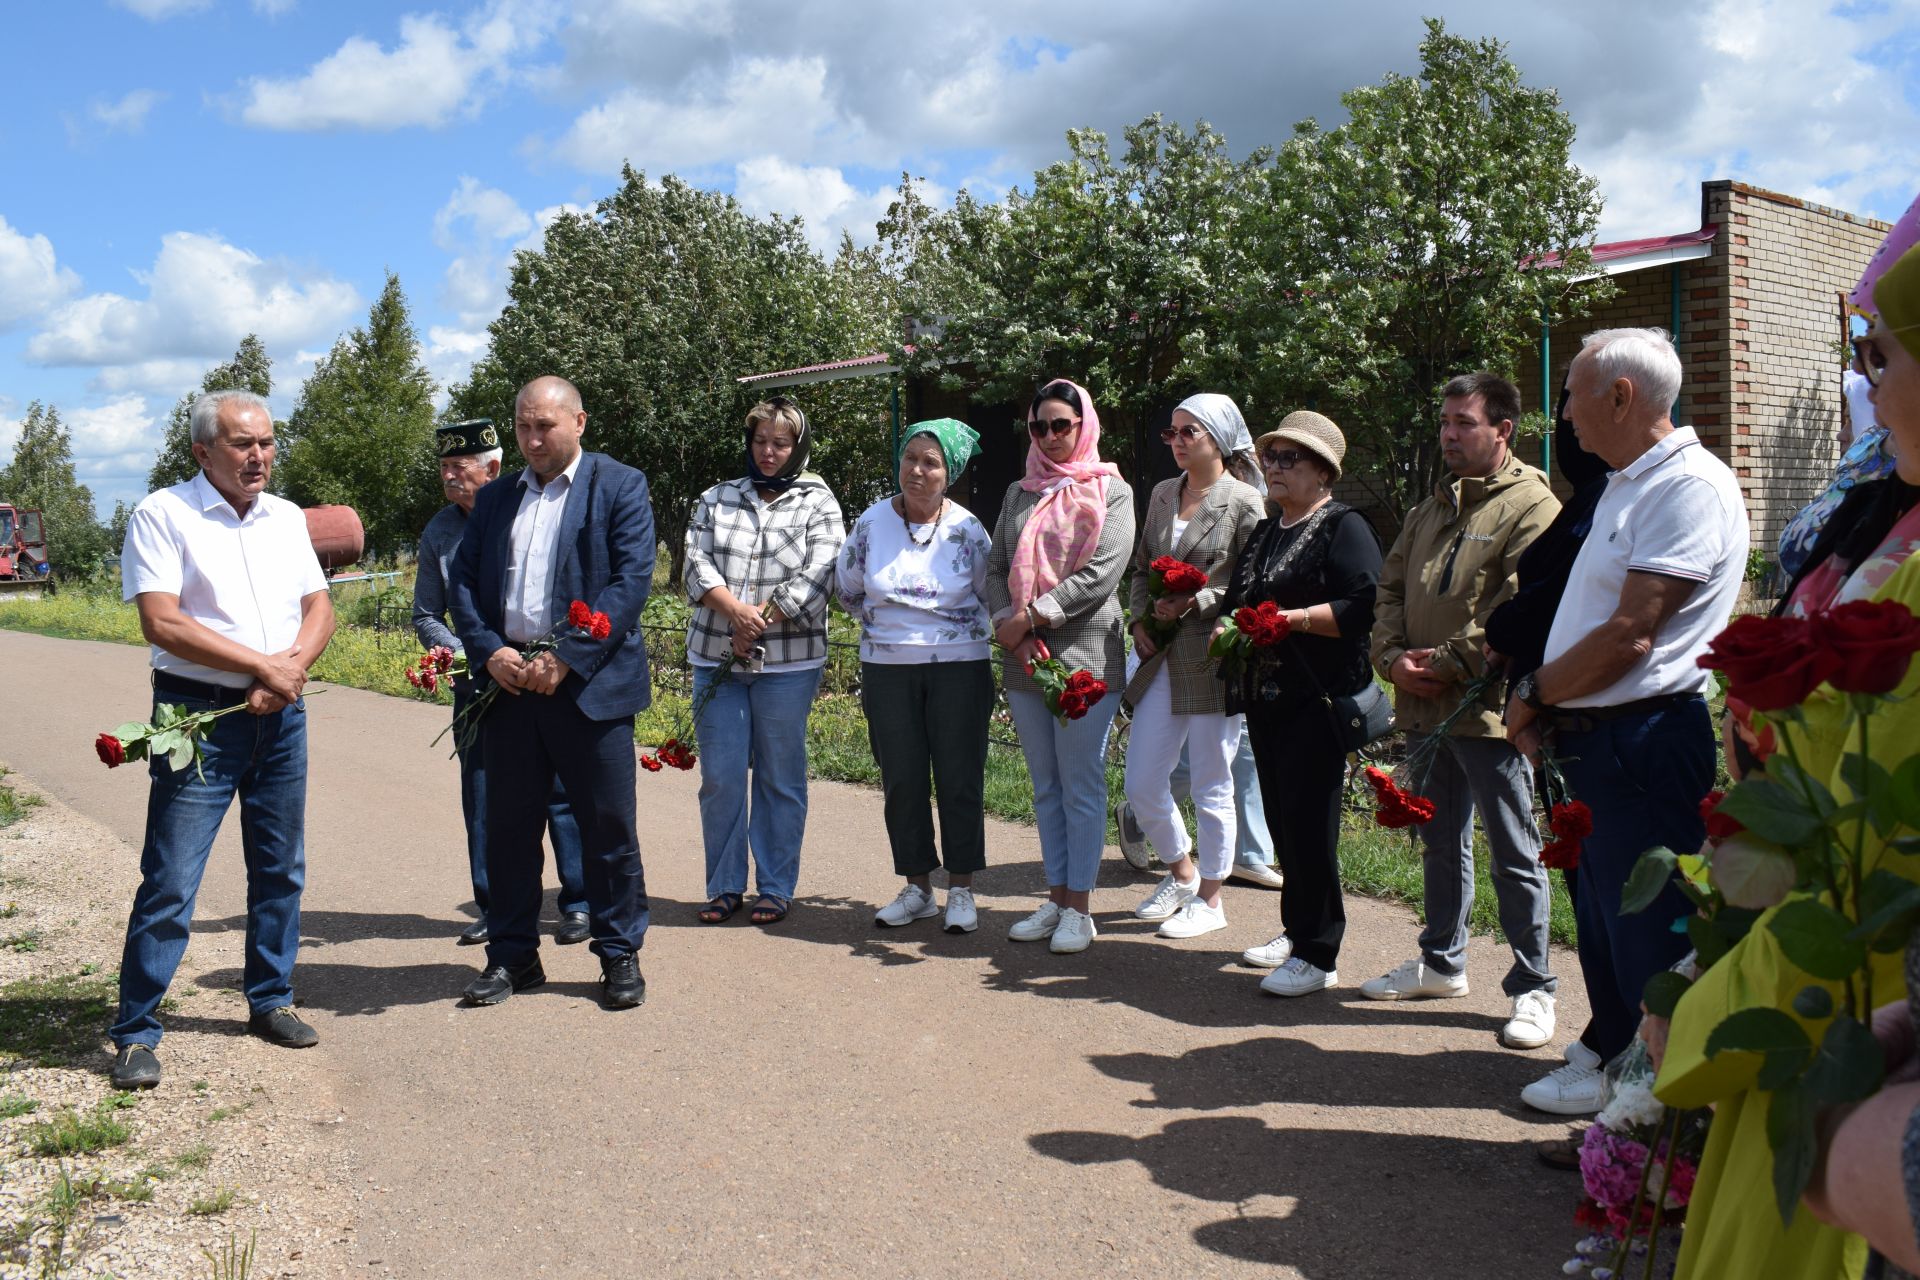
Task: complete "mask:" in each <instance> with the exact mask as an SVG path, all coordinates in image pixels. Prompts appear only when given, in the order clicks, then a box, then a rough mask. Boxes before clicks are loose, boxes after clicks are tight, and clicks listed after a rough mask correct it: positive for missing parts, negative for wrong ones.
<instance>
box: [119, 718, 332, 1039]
mask: <svg viewBox="0 0 1920 1280" xmlns="http://www.w3.org/2000/svg"><path fill="white" fill-rule="evenodd" d="M241 696H242V695H241V691H240V690H238V689H236V690H234V693H233V697H232V698H231V699H229V700H228V701H227V702H225V703H223V704H221V705H226V706H231V705H232V704H233V703H234V702H238V701H239V700H240V698H241ZM165 700H166V701H167V702H170V703H174V704H176V705H179V706H182V707H184V708H185V709H186V711H187V713H188V714H189V715H192V714H196V713H198V712H202V711H213V710H217V709H218V708H217V707H216V705H215V704H214V703H213V702H210V701H207V700H204V699H198V698H189V697H181V696H179V695H175V694H169V695H167V697H166V699H165ZM155 709H156V714H157V711H158V700H156V702H155ZM201 750H202V753H203V759H202V761H201V764H200V767H199V768H197V769H196V768H195V767H194V766H193V765H188V766H187V767H186V768H184V769H170V768H168V767H167V765H166V762H165V761H164V760H155V761H152V762H150V763H149V764H148V765H147V776H148V778H149V780H150V781H149V783H148V789H147V836H146V843H145V845H144V846H143V847H142V848H141V850H140V888H139V889H138V891H136V892H135V893H134V895H133V910H132V912H131V914H129V916H128V917H127V941H126V947H125V949H124V950H123V951H122V952H121V956H120V1010H119V1013H118V1015H117V1016H116V1017H115V1018H114V1020H113V1027H112V1029H111V1030H110V1032H109V1035H111V1037H112V1039H113V1043H114V1045H115V1046H116V1047H124V1046H126V1045H130V1044H144V1045H149V1046H151V1045H157V1044H159V1043H160V1020H159V1019H158V1018H156V1017H155V1016H154V1013H155V1011H156V1010H157V1009H159V1007H160V1001H161V998H162V997H164V996H165V995H166V994H167V987H168V985H169V984H171V983H172V982H173V975H174V973H175V972H176V971H177V970H178V969H179V968H180V960H181V957H182V956H184V955H186V952H187V934H188V932H189V930H190V928H191V926H192V924H193V902H194V898H195V897H196V896H197V895H198V894H199V892H200V878H201V876H202V875H203V874H204V873H205V872H206V869H207V855H208V854H209V853H210V852H211V851H212V849H213V838H214V836H216V835H218V834H219V831H220V820H221V819H222V818H224V817H225V816H226V813H227V808H228V806H230V805H231V804H232V803H233V797H234V794H235V793H236V792H238V793H239V796H240V844H241V849H242V851H243V852H244V855H245V859H246V867H247V940H246V966H245V968H244V970H243V976H242V984H241V985H242V990H243V991H244V992H245V994H246V997H247V1007H248V1009H249V1010H250V1011H251V1012H253V1013H254V1014H263V1013H267V1012H270V1011H272V1010H274V1009H278V1008H280V1007H281V1006H282V1005H289V1004H292V1003H293V961H294V956H295V954H296V953H297V952H298V951H299V949H300V890H301V888H302V887H303V886H304V885H305V883H306V878H307V870H306V846H305V838H306V817H307V711H306V704H305V703H304V702H296V703H294V704H293V705H292V706H290V707H285V708H283V709H281V710H279V711H276V712H274V713H273V714H271V715H265V716H256V715H251V714H249V713H247V712H245V711H236V712H234V713H233V714H232V715H227V716H222V717H220V718H219V719H218V720H215V721H214V722H213V723H212V724H211V725H210V726H208V728H207V731H206V735H205V737H203V738H202V739H201Z"/></svg>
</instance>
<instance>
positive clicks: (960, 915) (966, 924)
mask: <svg viewBox="0 0 1920 1280" xmlns="http://www.w3.org/2000/svg"><path fill="white" fill-rule="evenodd" d="M943 927H944V928H945V929H946V931H947V932H948V933H972V932H973V931H974V930H975V929H977V928H979V927H980V913H979V911H978V910H977V909H975V907H974V905H973V890H972V889H970V888H968V887H967V886H965V885H954V886H953V887H951V888H949V889H948V890H947V920H946V924H945V925H944V926H943Z"/></svg>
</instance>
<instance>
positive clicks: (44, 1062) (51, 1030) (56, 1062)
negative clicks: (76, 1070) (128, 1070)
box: [0, 974, 118, 1067]
mask: <svg viewBox="0 0 1920 1280" xmlns="http://www.w3.org/2000/svg"><path fill="white" fill-rule="evenodd" d="M117 998H118V984H117V983H116V982H115V980H114V978H113V976H112V975H109V974H90V975H82V974H75V975H67V976H62V977H52V978H21V979H19V980H17V981H14V982H9V983H6V984H5V985H0V1062H6V1061H9V1060H11V1059H14V1058H19V1059H24V1060H25V1061H27V1062H30V1063H33V1064H35V1065H38V1066H43V1067H58V1066H68V1065H71V1064H73V1063H76V1062H78V1061H80V1060H82V1059H84V1058H88V1057H91V1056H92V1055H94V1054H95V1053H98V1052H99V1048H100V1033H101V1030H102V1029H103V1028H104V1027H105V1026H106V1025H107V1021H108V1019H109V1017H110V1016H111V1015H112V1013H113V1008H114V1003H115V1001H116V1000H117Z"/></svg>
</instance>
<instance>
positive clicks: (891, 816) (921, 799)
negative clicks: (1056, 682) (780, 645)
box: [860, 659, 993, 876]
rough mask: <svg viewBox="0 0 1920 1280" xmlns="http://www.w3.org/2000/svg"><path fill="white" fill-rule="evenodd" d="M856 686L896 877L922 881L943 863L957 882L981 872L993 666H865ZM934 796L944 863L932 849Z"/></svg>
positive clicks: (983, 663) (984, 853)
mask: <svg viewBox="0 0 1920 1280" xmlns="http://www.w3.org/2000/svg"><path fill="white" fill-rule="evenodd" d="M860 683H861V697H862V699H863V702H864V705H865V708H866V713H867V742H868V743H869V744H870V745H871V746H872V747H873V758H874V761H875V762H876V763H877V764H879V766H880V790H881V794H882V795H883V796H884V797H885V798H886V814H887V839H888V840H889V841H890V842H891V843H892V845H893V869H894V871H895V872H897V873H898V874H900V875H903V876H923V875H926V874H928V873H929V872H931V871H932V870H933V869H934V868H935V867H938V866H940V865H942V862H943V861H944V863H945V866H946V868H947V871H948V873H949V874H951V875H963V876H964V875H972V874H973V873H974V872H976V871H978V870H980V869H981V868H982V867H985V866H986V865H987V828H986V811H985V804H986V797H985V791H986V773H987V723H988V720H989V719H990V718H991V717H992V715H993V664H992V663H991V662H990V661H987V660H984V659H983V660H981V661H979V662H916V663H912V664H903V665H894V664H892V663H877V662H863V663H861V664H860ZM930 782H931V785H929V783H930ZM936 788H937V789H938V791H939V796H940V851H941V853H942V854H944V855H945V857H944V859H942V858H941V857H940V856H938V855H936V854H935V853H934V849H933V813H932V805H933V797H934V791H935V789H936Z"/></svg>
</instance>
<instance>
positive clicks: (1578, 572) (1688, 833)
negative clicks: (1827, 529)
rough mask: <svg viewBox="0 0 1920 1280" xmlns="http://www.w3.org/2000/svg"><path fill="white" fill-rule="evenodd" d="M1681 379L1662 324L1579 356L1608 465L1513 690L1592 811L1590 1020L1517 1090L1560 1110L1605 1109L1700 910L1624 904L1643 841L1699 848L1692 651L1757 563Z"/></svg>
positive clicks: (1698, 744)
mask: <svg viewBox="0 0 1920 1280" xmlns="http://www.w3.org/2000/svg"><path fill="white" fill-rule="evenodd" d="M1679 392H1680V358H1679V356H1678V355H1676V354H1675V353H1674V350H1673V343H1672V342H1671V341H1670V340H1669V339H1668V337H1667V335H1666V333H1665V332H1664V331H1662V330H1659V329H1603V330H1601V331H1600V332H1598V333H1593V334H1589V335H1588V336H1587V339H1586V341H1585V343H1584V345H1583V347H1582V349H1581V351H1580V354H1579V355H1577V356H1575V357H1574V360H1573V366H1572V368H1571V369H1570V370H1569V372H1568V375H1567V393H1568V394H1567V416H1568V417H1569V418H1571V419H1572V421H1573V426H1574V430H1575V431H1576V432H1578V433H1579V436H1580V443H1581V445H1582V446H1583V447H1584V448H1586V449H1587V450H1588V451H1589V452H1591V453H1594V454H1597V455H1599V457H1600V458H1602V459H1603V460H1605V462H1606V463H1607V465H1608V466H1609V467H1611V468H1613V474H1612V475H1611V476H1609V477H1608V480H1607V489H1606V492H1605V493H1604V494H1603V495H1602V497H1601V499H1600V504H1599V507H1598V508H1597V509H1596V510H1595V512H1594V516H1593V528H1592V532H1591V533H1589V534H1588V535H1587V539H1586V542H1585V543H1584V544H1583V545H1582V546H1581V548H1580V555H1579V558H1578V559H1577V560H1575V561H1574V566H1573V575H1572V577H1571V578H1570V579H1569V580H1568V582H1567V590H1566V594H1565V595H1564V596H1562V597H1561V600H1560V608H1559V610H1558V612H1556V613H1555V615H1554V619H1553V629H1552V631H1551V632H1550V633H1549V634H1548V637H1547V647H1546V662H1545V664H1544V665H1542V666H1541V668H1540V669H1539V670H1538V671H1537V672H1535V673H1534V674H1533V675H1531V676H1527V677H1525V678H1523V679H1522V680H1520V681H1519V682H1518V683H1517V684H1516V685H1515V686H1514V691H1513V698H1512V700H1511V701H1510V702H1509V703H1508V705H1507V734H1508V737H1509V738H1511V739H1512V740H1513V742H1514V744H1515V745H1516V746H1518V747H1519V748H1520V749H1521V750H1522V751H1524V752H1526V753H1527V754H1529V755H1534V754H1537V752H1538V751H1539V749H1540V746H1541V742H1542V734H1543V733H1544V734H1545V735H1547V748H1548V750H1550V751H1551V752H1552V754H1553V756H1554V758H1555V759H1556V760H1557V761H1558V763H1559V766H1560V768H1561V770H1562V772H1563V773H1564V775H1565V777H1566V780H1567V785H1568V789H1569V790H1570V791H1571V792H1572V793H1573V797H1574V798H1575V799H1577V800H1581V801H1584V802H1585V803H1586V804H1587V805H1588V806H1589V807H1590V808H1591V809H1592V810H1593V834H1592V835H1590V836H1588V837H1587V839H1586V840H1585V842H1584V843H1583V845H1582V847H1581V850H1580V863H1579V867H1578V870H1577V871H1576V873H1575V874H1576V889H1577V891H1576V893H1575V894H1574V915H1575V920H1576V922H1577V924H1578V927H1579V943H1580V968H1581V971H1582V972H1583V974H1584V976H1585V978H1586V987H1587V1001H1588V1004H1589V1006H1590V1007H1591V1010H1592V1019H1591V1021H1590V1022H1589V1023H1588V1024H1587V1028H1586V1030H1585V1031H1584V1032H1582V1033H1581V1036H1580V1039H1579V1040H1577V1041H1575V1042H1574V1043H1573V1044H1571V1045H1569V1046H1567V1050H1566V1057H1567V1062H1566V1065H1565V1066H1562V1067H1560V1068H1558V1069H1557V1070H1555V1071H1553V1072H1551V1073H1550V1074H1548V1075H1547V1076H1546V1077H1545V1078H1544V1079H1541V1080H1537V1081H1535V1082H1534V1083H1533V1084H1531V1085H1528V1086H1527V1088H1526V1089H1525V1090H1524V1091H1522V1093H1521V1095H1520V1097H1521V1100H1522V1101H1524V1102H1526V1103H1527V1104H1528V1105H1529V1106H1532V1107H1535V1108H1537V1109H1539V1110H1542V1111H1549V1112H1553V1113H1555V1114H1557V1115H1585V1114H1589V1113H1591V1112H1594V1111H1598V1110H1599V1109H1600V1105H1601V1103H1602V1102H1604V1101H1605V1093H1606V1082H1605V1079H1604V1077H1603V1076H1602V1074H1601V1071H1602V1067H1603V1066H1604V1064H1605V1063H1606V1062H1608V1061H1609V1060H1611V1059H1612V1058H1613V1057H1614V1056H1615V1055H1617V1054H1618V1053H1619V1052H1620V1051H1621V1050H1623V1049H1625V1048H1626V1047H1627V1045H1628V1044H1629V1043H1630V1042H1631V1041H1632V1039H1633V1036H1634V1032H1635V1028H1636V1027H1637V1026H1638V1024H1639V1020H1640V998H1641V994H1642V992H1643V991H1644V989H1645V987H1646V984H1647V979H1648V978H1650V977H1652V976H1653V975H1654V974H1656V973H1658V972H1660V971H1661V970H1662V969H1665V968H1667V967H1668V966H1670V965H1672V964H1673V963H1674V962H1675V961H1677V960H1678V959H1680V957H1681V956H1683V955H1684V954H1686V950H1687V939H1686V935H1685V934H1683V933H1675V932H1674V928H1673V926H1674V922H1675V921H1676V920H1679V919H1681V918H1682V917H1684V916H1686V915H1688V914H1689V913H1690V912H1691V910H1692V908H1691V906H1690V905H1689V904H1688V902H1687V900H1686V898H1685V897H1684V896H1683V895H1682V894H1681V893H1680V891H1679V890H1678V889H1676V888H1674V887H1673V886H1672V885H1669V886H1668V887H1667V888H1666V890H1665V891H1664V892H1663V893H1662V894H1661V896H1660V898H1659V900H1658V901H1656V902H1655V903H1654V905H1653V906H1652V907H1651V908H1649V909H1648V910H1646V911H1643V912H1640V913H1638V914H1635V915H1622V914H1621V912H1620V893H1621V890H1622V888H1623V887H1624V886H1625V884H1626V879H1627V875H1628V873H1629V872H1631V871H1632V870H1633V864H1634V863H1635V862H1636V861H1637V860H1638V859H1639V857H1640V855H1641V854H1642V853H1645V852H1646V851H1647V850H1648V849H1652V848H1654V847H1656V846H1660V845H1665V846H1666V847H1667V848H1670V849H1677V850H1681V851H1683V852H1690V851H1692V850H1695V849H1698V848H1699V847H1700V843H1701V841H1702V840H1703V839H1705V837H1706V826H1705V823H1704V821H1703V820H1702V819H1701V817H1700V801H1701V800H1702V799H1703V798H1704V797H1705V796H1706V794H1707V792H1708V791H1709V790H1710V789H1711V788H1712V786H1713V779H1714V750H1715V746H1714V736H1713V725H1712V722H1711V719H1710V718H1709V716H1708V714H1707V703H1706V696H1705V695H1706V693H1707V690H1708V688H1709V687H1710V681H1711V677H1710V676H1709V675H1708V673H1707V672H1705V671H1703V670H1701V669H1700V667H1699V666H1697V665H1696V664H1695V661H1694V660H1695V659H1696V658H1698V657H1699V656H1700V655H1701V654H1702V653H1704V652H1705V651H1706V648H1707V644H1708V642H1709V641H1710V640H1711V639H1712V638H1713V637H1714V636H1715V635H1716V634H1717V633H1718V632H1719V631H1720V630H1721V628H1723V627H1724V626H1726V624H1727V616H1728V614H1729V613H1731V612H1732V609H1733V606H1734V602H1735V600H1736V599H1737V598H1738V596H1739V594H1740V583H1741V579H1742V578H1743V576H1744V574H1745V570H1746V563H1747V511H1746V504H1745V503H1744V501H1743V500H1742V499H1741V496H1740V486H1739V483H1738V482H1737V481H1736V480H1735V479H1734V476H1733V473H1732V472H1731V471H1729V470H1728V469H1727V466H1726V464H1725V463H1723V462H1721V461H1720V460H1719V459H1718V458H1716V457H1714V456H1713V454H1712V453H1710V452H1708V450H1707V448H1706V447H1705V446H1704V445H1702V444H1701V443H1700V440H1699V437H1697V436H1696V435H1695V434H1694V432H1693V430H1692V428H1690V427H1680V428H1676V427H1675V426H1674V425H1673V422H1672V419H1671V413H1672V409H1673V403H1674V399H1675V398H1676V397H1677V396H1678V395H1679Z"/></svg>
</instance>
